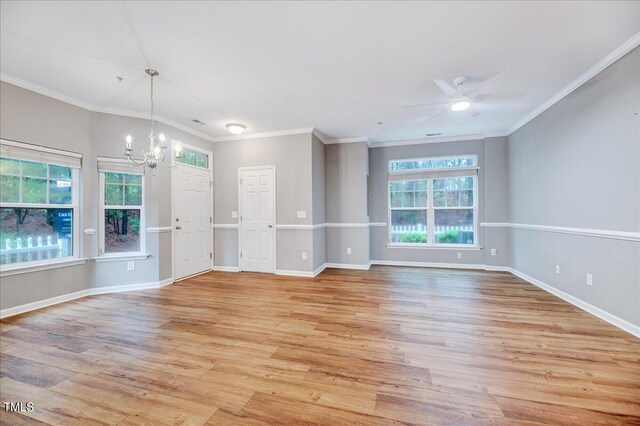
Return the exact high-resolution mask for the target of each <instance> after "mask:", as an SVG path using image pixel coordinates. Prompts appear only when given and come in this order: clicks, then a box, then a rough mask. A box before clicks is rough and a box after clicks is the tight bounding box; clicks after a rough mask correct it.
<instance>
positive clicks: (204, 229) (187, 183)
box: [173, 164, 212, 279]
mask: <svg viewBox="0 0 640 426" xmlns="http://www.w3.org/2000/svg"><path fill="white" fill-rule="evenodd" d="M174 176H175V179H176V181H175V182H174V185H175V186H174V188H175V199H174V214H175V218H174V222H173V224H174V226H175V231H174V238H175V240H174V244H175V246H174V247H175V251H174V256H175V259H174V265H175V276H174V278H175V279H180V278H184V277H187V276H189V275H193V274H197V273H199V272H203V271H208V270H210V269H211V257H212V250H211V244H212V242H211V208H212V206H211V190H210V187H209V185H210V173H209V170H208V169H202V168H199V167H193V166H189V165H186V164H178V166H177V167H176V170H175V174H174Z"/></svg>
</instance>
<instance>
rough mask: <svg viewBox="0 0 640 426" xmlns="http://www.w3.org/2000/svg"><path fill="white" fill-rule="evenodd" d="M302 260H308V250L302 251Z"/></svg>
mask: <svg viewBox="0 0 640 426" xmlns="http://www.w3.org/2000/svg"><path fill="white" fill-rule="evenodd" d="M302 260H307V252H306V251H303V252H302Z"/></svg>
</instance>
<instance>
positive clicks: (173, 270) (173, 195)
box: [158, 139, 215, 282]
mask: <svg viewBox="0 0 640 426" xmlns="http://www.w3.org/2000/svg"><path fill="white" fill-rule="evenodd" d="M178 143H179V144H180V145H181V146H182V148H187V149H190V150H192V151H196V152H201V153H203V154H206V155H208V158H209V161H208V164H207V169H208V170H209V199H210V200H211V205H210V207H211V216H210V217H211V219H210V220H209V242H210V244H211V259H210V260H211V261H210V262H209V271H211V270H212V269H213V260H214V258H215V252H214V244H213V205H214V200H213V152H211V151H207V150H206V149H202V148H198V147H197V146H193V145H188V144H185V143H182V142H181V141H179V140H177V139H171V152H175V146H176V144H178ZM172 161H175V159H174V160H172ZM180 165H181V166H186V167H195V166H191V165H189V164H185V163H180ZM198 169H202V167H198ZM177 172H178V170H177V167H173V168H172V169H171V276H172V278H173V281H174V282H175V281H180V280H183V279H186V278H190V277H192V276H194V275H190V276H187V277H182V278H178V277H176V247H175V246H176V244H175V242H176V225H175V217H176V214H175V213H176V208H175V201H176V173H177ZM159 245H160V243H159V242H158V246H159ZM209 271H203V272H201V273H205V272H209ZM199 274H200V273H198V274H195V275H199Z"/></svg>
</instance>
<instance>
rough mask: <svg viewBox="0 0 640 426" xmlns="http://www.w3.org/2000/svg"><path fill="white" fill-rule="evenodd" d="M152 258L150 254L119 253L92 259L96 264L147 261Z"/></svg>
mask: <svg viewBox="0 0 640 426" xmlns="http://www.w3.org/2000/svg"><path fill="white" fill-rule="evenodd" d="M149 256H151V255H150V254H148V253H117V254H105V255H102V256H97V257H93V258H91V260H93V261H94V262H96V263H101V262H120V261H124V260H147V259H148V258H149Z"/></svg>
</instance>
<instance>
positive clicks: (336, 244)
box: [324, 142, 370, 266]
mask: <svg viewBox="0 0 640 426" xmlns="http://www.w3.org/2000/svg"><path fill="white" fill-rule="evenodd" d="M368 151H369V148H368V147H367V144H366V143H365V142H354V143H348V144H335V145H327V146H325V176H324V177H325V187H326V205H325V217H326V221H327V223H329V224H331V223H341V224H360V225H362V224H368V223H369V218H368V216H367V172H368V169H369V161H368ZM325 236H326V257H327V262H328V263H337V264H347V265H360V266H362V265H367V264H368V263H369V260H370V258H369V228H368V227H367V226H364V227H363V226H354V227H331V226H328V227H327V228H326V232H325ZM347 248H351V254H347Z"/></svg>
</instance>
